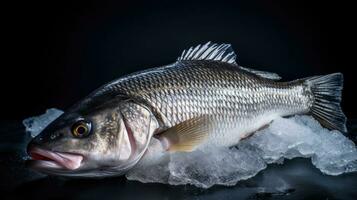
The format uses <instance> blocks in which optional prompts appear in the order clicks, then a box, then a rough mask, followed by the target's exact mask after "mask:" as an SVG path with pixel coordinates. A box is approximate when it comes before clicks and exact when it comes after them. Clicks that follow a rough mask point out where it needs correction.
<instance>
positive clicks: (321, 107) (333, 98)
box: [305, 73, 347, 132]
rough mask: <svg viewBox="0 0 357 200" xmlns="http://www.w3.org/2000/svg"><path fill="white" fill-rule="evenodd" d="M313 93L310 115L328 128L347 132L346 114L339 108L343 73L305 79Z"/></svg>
mask: <svg viewBox="0 0 357 200" xmlns="http://www.w3.org/2000/svg"><path fill="white" fill-rule="evenodd" d="M305 83H307V84H308V85H309V86H310V89H311V92H312V94H313V104H312V107H311V108H310V113H311V114H312V116H313V117H314V118H315V119H316V120H318V121H319V122H320V124H321V125H322V126H324V127H326V128H328V129H335V130H339V131H341V132H347V128H346V116H345V114H344V113H343V111H342V109H341V105H340V103H341V95H342V88H343V74H342V73H334V74H328V75H323V76H313V77H310V78H307V79H306V80H305Z"/></svg>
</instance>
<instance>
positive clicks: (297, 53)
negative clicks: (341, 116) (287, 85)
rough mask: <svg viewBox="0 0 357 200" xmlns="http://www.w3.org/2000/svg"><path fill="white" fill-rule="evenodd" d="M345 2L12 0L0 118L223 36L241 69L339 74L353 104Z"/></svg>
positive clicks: (67, 101)
mask: <svg viewBox="0 0 357 200" xmlns="http://www.w3.org/2000/svg"><path fill="white" fill-rule="evenodd" d="M353 8H354V6H353V5H351V4H343V3H342V2H336V1H334V3H329V2H327V1H324V2H323V3H322V2H321V3H320V2H317V1H314V3H312V2H302V1H255V0H254V1H203V2H195V1H189V2H184V1H166V2H154V1H150V2H149V1H147V2H136V1H72V2H65V1H46V2H40V1H37V2H33V1H13V2H12V3H7V4H5V5H3V6H2V8H1V9H2V10H3V11H2V13H3V17H2V21H3V23H2V32H3V33H5V36H2V40H3V42H2V49H3V53H2V57H3V59H2V61H1V63H2V64H1V119H22V118H26V117H28V116H33V115H37V114H40V113H43V112H44V111H45V109H46V108H49V107H57V108H61V109H65V108H68V107H69V106H70V105H72V104H73V103H75V102H76V101H78V100H80V99H81V98H83V97H84V96H86V95H87V94H88V93H90V92H91V91H93V90H94V89H96V88H98V87H99V86H101V85H102V84H104V83H106V82H108V81H111V80H113V79H115V78H117V77H120V76H122V75H124V74H127V73H130V72H134V71H137V70H140V69H145V68H149V67H155V66H160V65H164V64H169V63H172V62H174V61H175V59H176V57H178V56H179V55H180V54H181V52H182V50H183V49H186V48H188V47H190V46H193V45H197V44H199V43H205V42H207V41H213V42H225V43H231V44H232V45H233V48H234V49H235V51H236V53H237V54H238V63H239V64H240V65H242V66H247V67H253V68H256V69H261V70H266V71H272V72H276V73H278V74H280V75H281V76H283V77H284V80H293V79H296V78H301V77H305V76H311V75H318V74H327V73H333V72H342V73H344V75H345V89H344V93H343V109H344V111H345V113H346V114H347V116H348V117H349V118H353V117H354V118H355V117H356V116H357V112H356V109H354V107H355V106H354V104H355V102H356V100H357V99H356V98H355V97H354V91H355V90H356V89H355V86H356V84H355V80H354V79H355V74H354V73H353V69H354V68H355V66H356V64H355V58H356V55H355V54H356V50H355V49H356V46H355V39H354V38H355V34H354V33H352V30H353V29H354V28H355V25H356V23H355V22H354V20H353V17H354V11H353Z"/></svg>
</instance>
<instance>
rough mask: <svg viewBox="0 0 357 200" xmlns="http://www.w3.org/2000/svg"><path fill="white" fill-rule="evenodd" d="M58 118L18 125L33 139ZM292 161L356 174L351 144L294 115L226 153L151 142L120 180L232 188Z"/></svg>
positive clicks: (50, 114) (50, 115) (52, 113)
mask: <svg viewBox="0 0 357 200" xmlns="http://www.w3.org/2000/svg"><path fill="white" fill-rule="evenodd" d="M61 114H62V111H60V110H57V109H49V110H48V111H47V112H46V114H44V115H41V116H39V117H32V118H29V119H26V120H24V125H25V126H26V130H28V131H29V132H31V135H36V134H38V133H39V132H40V131H41V130H42V129H43V128H44V127H45V126H46V125H47V124H49V123H50V122H51V121H52V120H54V119H55V118H57V117H58V116H59V115H61ZM296 157H305V158H311V162H312V164H313V165H315V166H316V167H317V168H318V169H319V170H320V171H321V172H323V173H325V174H328V175H339V174H343V173H348V172H356V171H357V148H356V145H355V144H354V143H353V142H352V141H351V140H349V139H348V138H346V137H345V136H344V135H343V134H341V133H340V132H338V131H329V130H327V129H325V128H322V127H321V125H320V124H319V123H318V122H317V121H316V120H314V119H313V118H312V117H310V116H294V117H291V118H288V119H286V118H278V119H276V120H274V121H273V122H272V123H271V124H270V126H269V127H268V128H266V129H264V130H261V131H258V132H257V133H255V134H254V135H253V136H252V137H250V138H248V139H246V140H243V141H241V142H240V143H239V144H238V145H237V146H236V147H232V148H217V147H215V148H206V149H203V150H196V151H194V152H191V153H162V149H161V145H160V144H159V143H158V141H157V140H155V139H153V140H152V141H151V144H150V148H149V149H148V151H147V153H146V154H145V156H144V158H143V159H142V160H141V161H140V162H139V163H138V164H137V166H136V167H135V168H134V169H132V170H131V171H130V172H129V173H128V174H126V177H127V178H128V179H129V180H138V181H141V182H159V183H168V184H172V185H181V184H192V185H195V186H197V187H203V188H208V187H211V186H213V185H217V184H218V185H235V184H236V183H237V182H238V181H239V180H244V179H248V178H250V177H253V176H255V175H256V174H257V173H258V172H259V171H261V170H263V169H265V168H266V167H267V164H270V163H283V161H284V159H292V158H296Z"/></svg>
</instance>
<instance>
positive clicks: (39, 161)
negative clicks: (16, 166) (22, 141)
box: [28, 147, 83, 170]
mask: <svg viewBox="0 0 357 200" xmlns="http://www.w3.org/2000/svg"><path fill="white" fill-rule="evenodd" d="M28 154H29V155H30V156H31V158H32V159H31V160H30V162H31V166H32V167H33V168H35V169H65V170H75V169H78V168H79V167H80V166H81V163H82V161H83V156H82V155H80V154H73V153H63V152H55V151H50V150H46V149H42V148H39V147H32V148H30V149H29V151H28Z"/></svg>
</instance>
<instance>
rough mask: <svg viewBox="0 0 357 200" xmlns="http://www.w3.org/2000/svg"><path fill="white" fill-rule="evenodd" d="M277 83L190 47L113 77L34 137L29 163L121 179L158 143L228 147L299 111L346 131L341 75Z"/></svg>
mask: <svg viewBox="0 0 357 200" xmlns="http://www.w3.org/2000/svg"><path fill="white" fill-rule="evenodd" d="M279 80H280V76H279V75H277V74H275V73H270V72H264V71H259V70H255V69H250V68H245V67H242V66H239V65H238V64H237V62H236V54H235V53H234V51H233V50H232V48H231V46H230V45H229V44H215V43H210V42H208V43H206V44H204V45H198V46H196V47H191V48H190V49H188V50H185V51H184V52H183V53H182V55H181V56H180V57H179V58H178V59H177V61H176V62H174V63H173V64H170V65H166V66H162V67H158V68H152V69H147V70H144V71H140V72H137V73H133V74H130V75H127V76H124V77H122V78H119V79H117V80H114V81H112V82H110V83H108V84H106V85H104V86H102V87H101V88H99V89H97V90H96V91H94V92H93V93H91V94H90V95H89V96H87V97H85V98H84V99H83V100H82V101H80V102H78V103H77V104H75V105H74V106H72V107H71V108H69V109H68V110H67V111H66V112H65V113H64V114H62V115H61V116H60V117H59V118H57V119H56V120H55V121H53V122H52V123H51V124H50V125H49V126H48V127H46V128H45V129H44V130H43V131H42V132H41V133H40V134H39V135H38V136H36V137H35V138H34V139H33V140H32V141H31V142H30V144H29V145H28V154H29V155H30V156H31V157H32V160H30V161H29V164H30V166H31V167H33V168H34V169H36V170H39V171H41V172H43V173H47V174H54V175H61V176H79V177H104V176H118V175H123V174H125V173H127V172H128V171H129V170H130V169H132V168H133V167H134V166H135V165H136V164H137V163H138V162H139V161H140V160H141V159H142V158H143V157H145V153H146V151H147V150H148V148H149V146H150V144H151V143H150V142H151V141H153V140H155V142H156V141H158V142H159V144H161V146H162V149H163V151H164V153H171V152H190V151H194V150H196V149H199V148H205V147H207V146H210V147H212V146H217V147H230V146H234V145H236V144H237V143H239V141H241V140H243V139H245V138H247V137H249V136H250V135H252V134H254V133H255V132H256V131H257V130H259V129H261V128H263V127H265V126H267V125H269V123H270V122H271V121H272V120H274V119H275V118H277V117H285V116H291V115H296V114H310V115H312V116H313V117H314V118H315V119H316V120H318V121H319V122H320V123H321V125H323V126H324V127H326V128H328V129H335V130H338V131H341V132H346V126H345V124H346V117H345V115H344V114H343V112H342V110H341V107H340V101H341V92H342V87H343V75H342V74H341V73H334V74H329V75H324V76H312V77H309V78H303V79H298V80H294V81H290V82H282V81H279Z"/></svg>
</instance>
